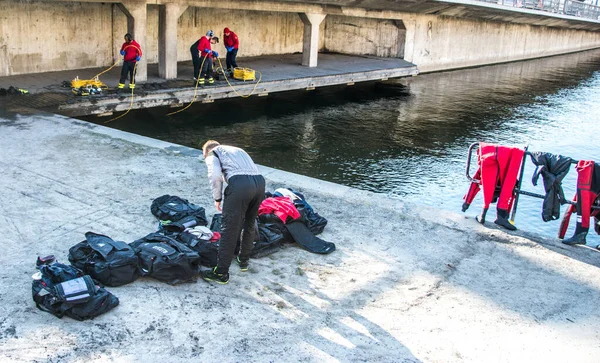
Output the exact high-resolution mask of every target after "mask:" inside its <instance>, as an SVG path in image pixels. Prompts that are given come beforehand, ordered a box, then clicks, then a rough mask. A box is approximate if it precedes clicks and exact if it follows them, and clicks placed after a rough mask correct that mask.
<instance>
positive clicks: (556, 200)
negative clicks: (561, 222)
mask: <svg viewBox="0 0 600 363" xmlns="http://www.w3.org/2000/svg"><path fill="white" fill-rule="evenodd" d="M530 156H531V161H533V163H534V164H535V165H536V168H535V172H534V173H533V178H532V180H531V181H532V183H533V185H537V182H538V179H539V177H540V175H541V176H542V178H543V180H544V190H545V191H546V197H545V198H544V203H543V205H542V220H543V221H544V222H548V221H552V220H556V219H559V218H560V206H561V205H562V204H565V194H564V193H563V189H562V180H563V179H564V177H565V176H566V175H567V173H568V172H569V168H570V166H571V162H572V160H573V159H571V158H569V157H566V156H562V155H553V154H550V153H544V152H532V153H531V154H530Z"/></svg>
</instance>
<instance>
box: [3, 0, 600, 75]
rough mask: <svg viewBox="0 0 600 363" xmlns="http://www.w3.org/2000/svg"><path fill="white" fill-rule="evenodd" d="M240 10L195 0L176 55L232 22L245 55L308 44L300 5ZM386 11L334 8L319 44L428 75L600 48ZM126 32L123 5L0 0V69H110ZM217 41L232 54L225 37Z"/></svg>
mask: <svg viewBox="0 0 600 363" xmlns="http://www.w3.org/2000/svg"><path fill="white" fill-rule="evenodd" d="M224 5H227V4H224ZM240 6H241V5H240ZM290 6H291V5H290ZM232 7H234V9H218V8H212V7H211V8H208V7H203V8H201V7H189V8H188V9H187V10H186V11H185V12H184V13H183V14H182V16H181V17H180V19H179V22H178V28H179V29H178V47H177V59H178V60H179V61H185V60H189V59H190V55H189V47H190V45H191V44H192V43H193V42H195V41H196V40H197V39H198V38H199V37H200V36H202V35H203V34H205V33H206V31H207V30H208V29H213V30H214V31H215V32H216V34H217V35H218V36H219V37H221V38H222V35H223V34H222V32H223V28H224V27H229V28H231V29H232V30H233V31H235V32H236V33H237V34H238V36H239V38H240V43H241V44H240V51H239V57H247V56H256V55H261V54H284V53H295V52H301V51H302V33H303V24H302V21H301V20H300V18H299V16H298V14H297V13H296V12H284V11H286V10H285V9H284V8H281V7H279V8H278V10H279V12H275V11H254V10H237V9H238V7H237V6H232ZM359 10H360V9H358V10H356V9H355V10H353V11H352V12H353V15H356V14H357V13H360V11H359ZM147 11H148V16H147V38H146V44H141V45H142V49H143V51H144V56H145V57H146V59H147V60H148V62H149V63H156V62H158V5H148V7H147ZM288 11H289V10H288ZM382 16H389V17H393V18H394V19H393V20H392V19H374V18H366V17H359V16H358V15H357V16H354V17H351V16H342V15H339V14H338V15H331V14H330V15H328V16H327V17H326V18H325V21H323V22H322V23H321V27H320V30H321V35H320V47H319V48H320V49H321V50H329V51H333V52H341V53H348V54H360V55H376V56H383V57H404V59H406V60H408V61H411V62H413V63H415V64H417V65H418V66H419V69H420V70H421V72H428V71H436V70H444V69H452V68H460V67H468V66H477V65H484V64H490V63H498V62H507V61H514V60H519V59H528V58H535V57H541V56H549V55H555V54H561V53H567V52H573V51H578V50H585V49H591V48H596V47H600V32H590V31H582V30H575V29H566V28H558V27H543V26H532V25H524V24H516V23H507V22H494V21H478V20H472V19H462V18H454V17H445V16H432V15H422V14H414V13H397V12H389V13H385V14H384V15H382ZM126 32H127V18H126V16H125V14H123V13H122V11H121V10H120V9H119V7H118V6H117V5H115V4H108V3H88V2H82V3H77V2H44V1H17V0H0V76H4V75H14V74H23V73H35V72H45V71H58V70H68V69H77V68H90V67H107V66H109V65H111V64H113V62H114V61H115V60H116V59H118V58H119V56H118V49H119V48H120V46H121V44H122V42H123V35H124V34H125V33H126ZM134 36H135V34H134ZM215 48H216V50H217V51H219V52H220V53H222V54H225V48H224V46H223V44H222V43H221V44H219V45H217V46H216V47H215Z"/></svg>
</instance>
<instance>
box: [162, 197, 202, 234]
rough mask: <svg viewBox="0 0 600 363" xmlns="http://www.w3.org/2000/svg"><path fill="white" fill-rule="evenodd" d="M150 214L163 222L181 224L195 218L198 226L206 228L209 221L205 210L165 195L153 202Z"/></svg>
mask: <svg viewBox="0 0 600 363" xmlns="http://www.w3.org/2000/svg"><path fill="white" fill-rule="evenodd" d="M150 212H151V213H152V214H153V215H154V216H155V217H156V218H158V219H159V220H161V221H171V222H179V221H180V220H182V219H184V218H185V217H190V216H191V217H193V218H194V219H195V220H196V224H195V225H198V226H206V225H207V224H208V220H207V219H206V213H205V212H204V208H202V207H200V206H199V205H196V204H194V203H190V202H188V201H187V200H186V199H183V198H180V197H178V196H175V195H168V194H165V195H163V196H160V197H158V198H156V199H154V200H153V201H152V204H151V205H150Z"/></svg>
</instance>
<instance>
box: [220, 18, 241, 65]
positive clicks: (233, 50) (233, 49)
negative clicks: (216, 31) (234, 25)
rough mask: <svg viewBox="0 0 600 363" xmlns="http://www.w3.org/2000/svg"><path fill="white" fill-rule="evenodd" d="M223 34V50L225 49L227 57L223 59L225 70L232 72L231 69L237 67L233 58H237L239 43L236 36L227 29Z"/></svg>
mask: <svg viewBox="0 0 600 363" xmlns="http://www.w3.org/2000/svg"><path fill="white" fill-rule="evenodd" d="M223 34H224V37H223V43H224V44H225V49H227V57H226V58H225V62H226V64H227V70H228V71H229V72H233V69H234V68H237V66H238V65H237V62H236V61H235V58H236V57H237V53H238V48H239V46H240V41H239V40H238V36H237V34H235V33H234V32H232V31H231V30H229V28H225V29H224V30H223Z"/></svg>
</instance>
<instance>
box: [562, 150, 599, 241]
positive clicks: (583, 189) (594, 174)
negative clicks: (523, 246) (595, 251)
mask: <svg viewBox="0 0 600 363" xmlns="http://www.w3.org/2000/svg"><path fill="white" fill-rule="evenodd" d="M575 169H576V170H577V193H576V194H575V197H574V198H573V201H574V202H577V205H576V206H575V205H570V206H569V209H568V210H567V212H566V213H565V216H564V217H563V220H562V222H561V224H560V230H559V232H558V238H564V237H565V234H566V232H567V228H568V227H569V220H570V218H571V214H572V213H573V212H574V211H575V210H577V226H576V227H575V234H573V237H571V238H568V239H565V240H564V241H563V243H566V244H585V243H586V238H585V237H586V235H587V233H588V231H589V229H590V217H592V216H595V215H597V214H598V211H597V210H594V211H593V210H592V206H593V205H594V203H595V202H596V200H597V199H598V195H599V194H600V165H599V164H596V163H594V162H593V161H592V160H579V162H578V163H577V166H576V167H575Z"/></svg>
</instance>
